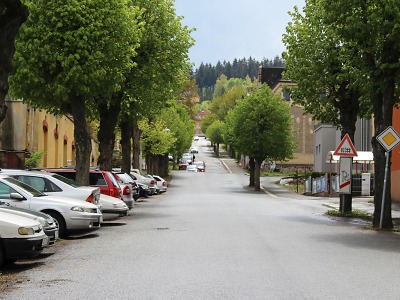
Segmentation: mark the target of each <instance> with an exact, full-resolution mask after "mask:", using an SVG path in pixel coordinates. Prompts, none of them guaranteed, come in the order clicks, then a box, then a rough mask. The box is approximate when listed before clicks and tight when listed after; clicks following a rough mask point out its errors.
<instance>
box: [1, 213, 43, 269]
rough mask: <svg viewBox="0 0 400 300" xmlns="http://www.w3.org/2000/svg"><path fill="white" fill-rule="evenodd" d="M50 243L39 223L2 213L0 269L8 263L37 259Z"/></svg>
mask: <svg viewBox="0 0 400 300" xmlns="http://www.w3.org/2000/svg"><path fill="white" fill-rule="evenodd" d="M48 243H49V238H48V236H47V235H46V234H45V233H44V231H43V228H42V225H40V223H39V222H38V221H36V220H32V219H31V218H26V217H22V216H17V215H15V214H11V213H8V212H4V211H0V244H1V247H0V267H1V265H2V264H3V263H4V262H6V261H14V260H16V259H21V258H31V257H36V256H38V255H39V254H40V253H41V252H42V251H43V248H44V247H45V246H46V245H48Z"/></svg>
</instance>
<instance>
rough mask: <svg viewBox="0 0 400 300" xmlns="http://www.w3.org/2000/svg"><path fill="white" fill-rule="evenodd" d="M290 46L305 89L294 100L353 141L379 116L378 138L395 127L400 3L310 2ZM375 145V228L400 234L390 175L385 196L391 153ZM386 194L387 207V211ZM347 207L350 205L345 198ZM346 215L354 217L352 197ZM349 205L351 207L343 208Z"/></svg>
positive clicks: (288, 38) (295, 16)
mask: <svg viewBox="0 0 400 300" xmlns="http://www.w3.org/2000/svg"><path fill="white" fill-rule="evenodd" d="M291 17H292V22H290V23H289V24H288V26H287V30H286V34H285V35H284V38H283V41H284V43H285V45H286V48H287V51H286V52H285V53H284V54H283V57H284V59H285V60H286V77H287V78H290V79H291V80H293V81H296V82H297V83H298V88H297V89H295V90H293V91H292V98H293V99H294V100H295V101H296V102H297V103H299V104H301V105H303V106H304V108H305V110H306V112H310V113H312V114H313V115H314V118H316V119H318V120H321V121H323V122H331V123H333V124H335V125H336V126H338V127H339V128H341V130H342V135H343V136H344V134H346V133H348V134H349V136H350V137H351V138H352V139H353V138H354V131H355V122H356V119H357V118H358V117H367V118H369V117H370V116H371V115H372V114H373V117H374V129H375V137H376V136H377V135H379V134H380V133H381V132H382V131H383V130H385V129H386V128H387V127H388V126H390V125H391V124H392V114H393V108H394V106H395V105H396V104H397V103H398V102H399V90H398V88H399V85H398V82H399V75H400V56H399V54H400V40H399V36H400V27H399V26H398V24H399V22H400V8H399V3H398V1H383V0H382V1H381V0H378V1H376V0H374V1H370V0H368V1H364V0H363V1H361V0H338V1H328V0H307V1H306V5H305V8H304V10H303V12H302V13H301V12H300V11H299V10H298V9H297V8H296V9H295V10H294V12H292V13H291ZM375 137H373V139H372V146H373V152H374V161H375V196H374V205H375V211H374V218H373V226H374V227H378V226H379V225H380V224H379V222H380V215H381V210H383V223H382V227H383V228H384V229H391V228H392V227H393V222H392V217H391V195H390V190H391V189H390V184H391V183H390V168H389V174H388V176H387V178H386V180H387V187H386V189H384V180H385V178H384V174H385V149H384V148H383V147H381V145H380V144H379V143H378V142H377V140H376V138H375ZM384 190H385V199H386V201H387V202H386V205H385V207H384V208H382V207H381V203H382V196H383V191H384ZM344 200H346V199H344ZM347 200H348V201H347V204H346V203H343V204H342V201H341V206H342V207H341V210H343V211H346V210H349V209H350V210H351V196H350V199H347ZM344 202H345V201H344Z"/></svg>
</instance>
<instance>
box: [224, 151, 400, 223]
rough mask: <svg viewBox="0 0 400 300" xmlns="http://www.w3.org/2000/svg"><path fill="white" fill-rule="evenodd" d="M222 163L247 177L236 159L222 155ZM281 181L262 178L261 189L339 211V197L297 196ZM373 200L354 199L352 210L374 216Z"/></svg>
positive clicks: (395, 212)
mask: <svg viewBox="0 0 400 300" xmlns="http://www.w3.org/2000/svg"><path fill="white" fill-rule="evenodd" d="M220 161H221V163H222V164H223V165H224V166H225V168H226V170H227V171H228V172H229V173H235V174H240V173H241V174H243V175H244V176H247V175H245V174H246V173H248V170H245V169H243V168H241V167H239V166H238V165H237V163H236V161H235V160H234V159H232V158H229V157H228V156H226V155H222V157H220ZM279 179H280V177H261V179H260V181H261V188H262V189H263V190H264V192H265V193H266V194H268V195H269V196H271V197H275V198H279V197H285V198H292V199H299V200H320V201H321V200H322V201H323V205H324V206H326V207H328V208H332V209H336V210H339V205H340V200H339V197H338V196H336V197H314V196H308V195H302V194H297V193H296V192H293V191H291V190H289V189H287V188H285V187H284V186H281V185H277V184H275V182H277V181H278V180H279ZM325 200H326V201H325ZM373 200H374V197H373V196H369V197H353V201H352V208H353V210H360V211H364V212H367V213H370V214H373V213H374V210H375V207H374V204H373ZM392 218H400V203H392Z"/></svg>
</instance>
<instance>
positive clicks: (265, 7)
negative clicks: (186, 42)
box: [175, 0, 305, 67]
mask: <svg viewBox="0 0 400 300" xmlns="http://www.w3.org/2000/svg"><path fill="white" fill-rule="evenodd" d="M304 3H305V0H240V1H239V0H175V8H176V13H177V15H178V16H183V17H184V19H183V24H184V25H187V26H189V28H196V31H195V32H193V33H192V36H193V38H194V39H195V40H196V44H195V46H194V47H192V48H191V50H190V52H189V56H190V59H191V61H192V62H193V63H195V67H198V66H199V65H200V63H201V62H203V63H211V64H212V65H215V64H216V63H217V62H218V61H221V62H223V61H224V60H226V61H231V62H232V61H233V59H235V58H238V59H241V58H244V57H245V58H249V57H250V56H251V57H253V58H255V59H257V60H262V59H263V58H268V59H273V58H274V57H275V56H277V55H278V56H281V54H282V52H283V51H284V50H285V47H284V45H283V43H282V34H283V33H284V32H285V31H286V25H287V23H288V22H289V21H290V20H291V19H290V17H289V15H288V11H293V7H294V6H298V7H299V8H302V7H303V6H304Z"/></svg>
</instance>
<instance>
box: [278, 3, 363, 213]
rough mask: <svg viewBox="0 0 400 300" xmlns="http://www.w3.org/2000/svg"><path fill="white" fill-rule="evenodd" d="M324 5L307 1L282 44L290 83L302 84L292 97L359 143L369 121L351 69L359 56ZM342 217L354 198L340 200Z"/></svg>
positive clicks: (288, 27) (293, 92)
mask: <svg viewBox="0 0 400 300" xmlns="http://www.w3.org/2000/svg"><path fill="white" fill-rule="evenodd" d="M324 12H325V10H324V8H323V7H322V5H321V4H320V1H319V0H311V1H307V2H306V5H305V7H304V15H303V14H301V13H300V12H299V10H298V9H297V7H295V9H294V12H292V13H290V15H291V17H292V22H290V23H289V24H288V25H287V27H286V34H284V36H283V42H284V44H285V45H286V49H287V51H286V52H284V53H283V57H284V58H285V60H286V69H285V75H284V76H285V77H286V78H290V79H291V80H293V81H295V82H296V83H297V87H296V88H293V89H292V90H291V91H290V93H291V97H292V99H293V100H294V102H295V103H297V104H300V105H302V107H303V108H304V110H305V112H306V113H310V114H312V115H313V118H314V119H316V120H319V121H321V122H323V123H332V124H333V125H335V126H337V127H338V128H340V129H341V135H342V138H343V137H344V136H345V135H346V134H348V135H349V136H350V138H351V140H352V141H354V134H355V130H356V126H355V124H356V121H357V118H358V117H363V116H367V115H368V111H369V106H368V105H366V103H365V102H363V101H361V98H360V96H361V91H360V88H359V87H357V86H355V85H352V82H355V81H356V76H355V74H354V72H353V68H352V63H353V55H354V53H353V52H352V51H350V50H349V49H348V48H347V47H343V43H342V42H341V40H340V37H339V36H338V34H337V28H336V24H333V23H332V22H328V21H327V20H326V19H325V18H324V16H325V14H324ZM340 197H341V201H340V211H342V212H343V213H345V212H349V211H351V210H352V204H351V203H352V195H351V194H350V195H344V194H342V195H340Z"/></svg>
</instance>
